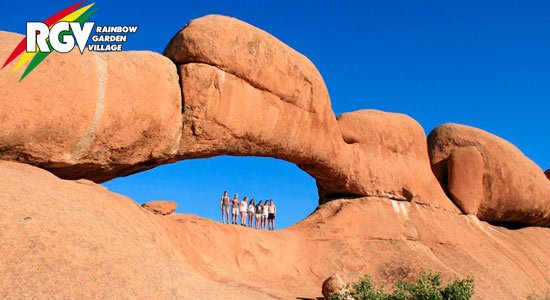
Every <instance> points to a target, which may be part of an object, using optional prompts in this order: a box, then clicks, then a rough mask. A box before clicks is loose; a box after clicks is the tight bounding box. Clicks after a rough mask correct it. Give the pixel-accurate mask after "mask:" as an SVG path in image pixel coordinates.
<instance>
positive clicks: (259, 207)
mask: <svg viewBox="0 0 550 300" xmlns="http://www.w3.org/2000/svg"><path fill="white" fill-rule="evenodd" d="M255 218H256V226H255V227H254V228H256V229H258V225H259V226H260V228H261V227H262V200H260V201H258V204H257V205H256V215H255Z"/></svg>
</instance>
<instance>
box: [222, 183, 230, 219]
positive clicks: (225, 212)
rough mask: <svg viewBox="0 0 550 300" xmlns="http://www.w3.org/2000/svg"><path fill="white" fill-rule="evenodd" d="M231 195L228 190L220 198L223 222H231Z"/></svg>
mask: <svg viewBox="0 0 550 300" xmlns="http://www.w3.org/2000/svg"><path fill="white" fill-rule="evenodd" d="M229 205H230V203H229V196H228V194H227V191H225V192H223V196H222V198H221V199H220V208H221V210H222V223H226V222H227V224H229Z"/></svg>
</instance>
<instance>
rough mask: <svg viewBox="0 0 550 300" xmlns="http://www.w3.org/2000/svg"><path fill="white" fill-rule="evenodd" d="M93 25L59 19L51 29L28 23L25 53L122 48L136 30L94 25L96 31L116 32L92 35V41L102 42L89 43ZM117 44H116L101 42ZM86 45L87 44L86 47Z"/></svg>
mask: <svg viewBox="0 0 550 300" xmlns="http://www.w3.org/2000/svg"><path fill="white" fill-rule="evenodd" d="M93 28H94V22H84V23H83V24H81V23H79V22H59V23H56V24H55V25H53V26H52V27H51V28H50V27H48V25H46V24H45V23H41V22H28V23H27V47H26V49H27V52H28V53H35V52H51V51H57V52H60V53H68V52H70V51H71V50H73V48H74V46H75V42H76V46H78V49H79V50H80V53H83V52H84V49H86V48H87V49H88V50H89V51H122V43H125V42H126V40H127V35H126V34H128V33H135V32H136V31H137V29H138V27H137V26H97V27H96V33H117V34H108V35H94V36H92V42H94V43H101V44H89V45H87V43H88V40H89V38H90V35H91V33H92V30H93ZM103 43H116V44H103ZM86 46H87V47H86Z"/></svg>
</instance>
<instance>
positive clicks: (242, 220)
mask: <svg viewBox="0 0 550 300" xmlns="http://www.w3.org/2000/svg"><path fill="white" fill-rule="evenodd" d="M241 225H242V226H246V212H242V211H241Z"/></svg>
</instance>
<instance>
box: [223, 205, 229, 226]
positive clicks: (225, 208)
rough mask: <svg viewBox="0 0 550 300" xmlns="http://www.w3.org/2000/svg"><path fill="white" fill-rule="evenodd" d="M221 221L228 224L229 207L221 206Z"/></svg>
mask: <svg viewBox="0 0 550 300" xmlns="http://www.w3.org/2000/svg"><path fill="white" fill-rule="evenodd" d="M222 223H227V224H229V208H227V207H222Z"/></svg>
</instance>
